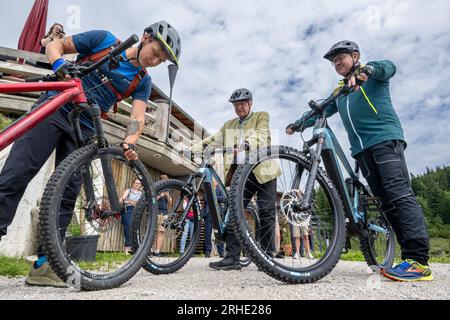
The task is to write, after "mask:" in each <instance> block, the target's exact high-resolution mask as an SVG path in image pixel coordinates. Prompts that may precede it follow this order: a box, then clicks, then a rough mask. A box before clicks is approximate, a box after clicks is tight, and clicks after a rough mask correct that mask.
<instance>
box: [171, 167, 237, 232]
mask: <svg viewBox="0 0 450 320" xmlns="http://www.w3.org/2000/svg"><path fill="white" fill-rule="evenodd" d="M213 180H215V181H216V182H217V184H218V186H219V188H220V190H221V191H222V193H223V194H224V195H225V199H226V202H227V200H228V192H227V190H226V188H225V186H224V185H223V183H222V181H221V179H220V177H219V175H218V174H217V172H216V171H215V170H214V168H213V167H212V165H211V164H210V163H209V162H205V163H203V164H202V165H201V166H200V168H199V170H198V171H197V172H196V173H195V174H193V175H191V176H190V177H189V180H188V181H187V184H188V185H189V186H191V188H192V194H193V196H192V197H191V199H190V200H189V203H188V204H187V206H186V208H185V209H184V210H183V216H182V219H181V220H180V221H181V223H182V221H184V219H185V218H186V216H187V214H188V210H189V208H190V207H191V206H192V205H193V203H194V201H196V199H197V195H198V192H199V191H200V189H201V188H203V191H204V197H205V198H206V200H207V202H208V209H209V212H210V213H211V220H212V226H213V229H215V230H217V231H218V232H219V233H220V234H224V233H225V229H226V227H227V224H228V220H229V213H228V206H226V207H225V208H224V209H223V211H224V212H227V213H226V215H225V217H224V218H222V215H221V212H222V210H221V209H220V205H219V202H218V200H217V195H216V192H215V190H214V186H213ZM180 201H183V199H179V200H178V203H176V204H175V205H174V208H178V206H179V205H180ZM198 218H199V220H200V219H201V216H200V215H199V217H198Z"/></svg>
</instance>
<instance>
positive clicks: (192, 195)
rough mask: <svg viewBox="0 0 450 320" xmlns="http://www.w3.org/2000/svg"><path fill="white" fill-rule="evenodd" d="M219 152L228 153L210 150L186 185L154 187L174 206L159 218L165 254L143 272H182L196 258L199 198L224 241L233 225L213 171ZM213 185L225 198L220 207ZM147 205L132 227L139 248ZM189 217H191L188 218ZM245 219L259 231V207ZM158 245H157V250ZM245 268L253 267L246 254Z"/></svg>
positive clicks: (151, 259) (142, 206)
mask: <svg viewBox="0 0 450 320" xmlns="http://www.w3.org/2000/svg"><path fill="white" fill-rule="evenodd" d="M217 152H227V150H207V151H205V153H204V155H205V156H204V161H203V162H202V164H201V165H200V167H199V169H198V171H197V172H196V173H194V174H192V175H191V176H189V178H188V179H187V181H186V182H183V181H180V180H173V179H172V180H161V181H158V182H156V183H155V184H154V186H153V188H154V192H155V194H156V195H159V194H161V193H162V192H166V193H169V194H170V196H171V198H172V205H171V206H170V208H169V210H168V213H167V214H165V215H163V214H160V215H159V217H160V219H158V224H157V229H159V230H160V231H161V232H163V233H164V240H163V245H162V250H161V251H162V252H161V253H159V254H157V255H155V254H151V253H150V255H149V256H148V258H147V260H146V262H145V263H144V265H143V268H144V269H145V270H146V271H148V272H150V273H153V274H157V275H158V274H170V273H174V272H176V271H178V270H179V269H181V268H182V267H183V266H184V265H185V264H186V263H187V262H188V261H189V259H190V258H191V257H192V256H193V255H194V253H195V251H196V248H197V246H198V243H199V239H200V235H201V226H202V224H201V221H202V214H201V212H202V205H201V202H202V201H201V199H200V194H202V195H203V199H206V203H207V206H208V209H209V212H210V214H211V220H212V229H213V232H214V233H215V239H216V241H221V242H224V241H225V234H226V232H227V226H228V224H229V223H230V215H231V213H230V212H229V201H230V199H229V195H228V191H227V189H226V188H225V186H224V185H223V183H222V182H221V179H220V177H219V175H218V174H217V172H216V171H215V170H214V168H213V165H212V163H213V155H214V154H215V153H217ZM213 181H215V182H216V183H217V186H218V188H219V189H220V190H221V193H222V194H223V195H224V199H221V201H220V202H221V203H220V202H219V199H218V197H217V193H216V191H215V188H214V186H213ZM147 207H148V204H147V203H146V201H145V199H142V200H141V201H139V203H138V204H137V205H136V208H135V211H134V214H133V219H134V222H133V224H132V234H133V235H134V237H133V239H135V244H136V246H139V245H140V239H141V237H140V236H139V235H140V233H141V226H140V223H141V222H142V221H145V218H143V215H146V214H148V210H147ZM189 215H191V217H190V218H189ZM244 216H245V219H246V221H247V223H248V224H249V225H251V226H252V228H253V230H258V226H259V216H258V210H257V207H256V206H255V205H254V204H250V205H248V206H247V207H246V209H245V210H244ZM155 245H156V243H154V248H155ZM240 262H241V265H242V266H244V267H245V266H248V265H249V264H250V263H251V260H250V257H249V256H247V255H245V254H243V255H242V257H241V259H240Z"/></svg>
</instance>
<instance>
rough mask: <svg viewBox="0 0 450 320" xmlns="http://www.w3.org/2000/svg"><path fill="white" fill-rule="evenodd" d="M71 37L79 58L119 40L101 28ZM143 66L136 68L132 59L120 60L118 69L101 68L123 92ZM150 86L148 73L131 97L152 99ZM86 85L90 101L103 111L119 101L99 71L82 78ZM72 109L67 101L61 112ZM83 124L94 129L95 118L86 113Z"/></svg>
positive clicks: (117, 88) (103, 66)
mask: <svg viewBox="0 0 450 320" xmlns="http://www.w3.org/2000/svg"><path fill="white" fill-rule="evenodd" d="M72 39H73V43H74V45H75V48H76V49H77V52H78V53H79V56H78V59H82V58H84V57H86V56H89V55H91V54H94V53H97V52H100V51H102V50H104V49H106V48H109V47H111V46H113V45H114V44H115V43H116V42H117V38H116V37H115V36H114V35H113V34H112V33H110V32H108V31H102V30H94V31H88V32H84V33H80V34H76V35H74V36H72ZM122 56H123V57H125V52H123V53H122ZM141 69H142V68H141V67H135V66H133V65H132V64H131V63H130V62H124V61H121V62H120V63H119V68H117V69H114V70H109V66H108V64H107V63H105V64H103V65H102V66H101V67H100V71H101V73H102V74H103V75H105V76H106V77H107V78H108V79H111V80H112V82H111V84H112V85H113V87H114V88H115V89H116V90H117V91H119V92H120V93H121V94H124V93H125V92H126V91H127V89H128V88H129V86H130V84H131V82H132V81H133V79H134V78H135V76H136V75H137V74H138V73H139V71H140V70H141ZM151 87H152V80H151V78H150V76H149V75H146V76H145V78H144V79H142V81H141V82H140V84H139V86H138V87H137V88H136V90H135V91H134V92H133V93H132V95H131V98H132V100H142V101H144V102H147V100H148V99H149V98H150V93H151ZM83 88H84V89H85V90H86V96H87V97H88V100H89V101H90V102H92V103H96V104H98V105H99V106H100V108H101V110H102V111H103V112H108V111H109V110H110V109H111V108H112V107H113V106H114V105H115V103H116V102H117V97H116V95H115V93H114V92H113V90H111V88H109V87H108V86H107V85H105V84H103V82H102V80H101V76H100V74H99V73H98V72H95V71H93V72H91V73H90V74H89V75H87V76H86V77H84V78H83ZM72 109H73V106H72V105H69V104H68V105H65V106H64V107H62V108H61V111H62V112H63V113H64V114H66V115H67V114H68V113H69V112H70V111H72ZM80 124H81V125H83V126H85V127H88V128H90V129H93V128H94V125H93V123H92V119H91V117H90V116H89V114H88V113H87V112H82V113H81V116H80Z"/></svg>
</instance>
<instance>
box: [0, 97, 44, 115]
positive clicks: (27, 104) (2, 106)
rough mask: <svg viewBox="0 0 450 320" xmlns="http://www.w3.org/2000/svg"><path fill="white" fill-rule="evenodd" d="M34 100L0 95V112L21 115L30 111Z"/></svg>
mask: <svg viewBox="0 0 450 320" xmlns="http://www.w3.org/2000/svg"><path fill="white" fill-rule="evenodd" d="M35 101H36V99H33V98H26V97H18V96H13V95H8V94H0V112H6V113H14V114H19V115H21V114H23V113H25V112H28V110H30V109H31V107H32V106H33V104H34V102H35Z"/></svg>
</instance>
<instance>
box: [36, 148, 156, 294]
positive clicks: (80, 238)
mask: <svg viewBox="0 0 450 320" xmlns="http://www.w3.org/2000/svg"><path fill="white" fill-rule="evenodd" d="M102 153H103V154H108V155H110V156H111V157H112V166H113V176H114V181H116V188H117V190H118V192H123V191H124V190H126V189H127V188H128V187H129V186H130V185H131V183H132V182H133V181H135V180H136V179H138V180H139V181H140V182H141V185H142V196H141V199H145V201H146V202H148V203H154V198H153V194H154V193H153V191H152V188H151V183H150V177H149V175H148V172H147V169H146V168H145V166H144V164H142V163H141V162H140V161H130V162H129V161H127V160H126V159H125V158H124V157H123V149H121V148H115V147H110V148H106V149H102ZM119 190H121V191H119ZM121 195H122V194H119V195H118V197H119V198H120V197H121ZM154 209H155V207H154V206H148V207H147V208H146V210H147V214H146V217H147V220H146V221H145V222H142V224H141V226H142V230H143V233H142V241H141V245H140V246H136V247H135V248H134V253H133V254H128V253H126V252H124V238H123V234H124V230H123V227H122V220H123V218H124V217H123V216H122V214H121V212H112V211H111V210H110V208H109V198H108V194H107V192H106V183H105V179H104V176H103V171H102V166H101V163H100V159H99V150H98V148H97V145H95V144H92V145H87V146H85V147H83V148H80V149H78V150H76V151H75V152H74V153H72V154H71V155H70V156H68V157H67V158H66V159H65V160H64V161H63V162H62V163H61V164H60V165H59V166H58V168H57V169H56V170H55V172H54V173H53V174H52V176H51V178H50V180H49V182H48V184H47V186H46V188H45V191H44V196H43V199H42V203H41V208H40V216H39V225H40V233H41V238H42V245H43V249H44V251H45V254H46V255H47V257H48V259H49V263H50V266H51V267H52V269H53V270H54V271H55V272H56V274H57V275H58V276H59V277H60V278H61V279H62V280H63V281H65V282H67V283H68V285H69V286H73V287H75V288H77V289H79V290H86V291H92V290H102V289H110V288H115V287H119V286H120V285H122V284H123V283H125V282H126V281H128V280H129V279H130V278H131V277H132V276H133V275H134V274H135V273H136V272H137V271H138V270H139V269H140V267H141V265H142V264H143V263H144V261H145V259H146V257H147V255H148V251H149V249H150V246H151V243H152V242H153V238H154V235H155V224H156V221H155V219H156V215H155V211H154ZM128 218H129V217H128ZM123 222H125V221H123ZM125 224H126V223H125Z"/></svg>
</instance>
